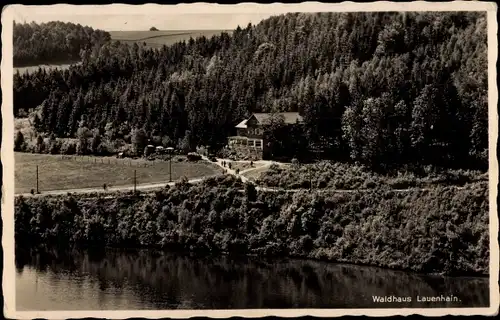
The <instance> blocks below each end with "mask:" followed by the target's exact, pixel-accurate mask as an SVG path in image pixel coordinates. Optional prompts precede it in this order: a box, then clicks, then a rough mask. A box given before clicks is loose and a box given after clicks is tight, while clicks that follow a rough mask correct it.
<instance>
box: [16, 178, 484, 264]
mask: <svg viewBox="0 0 500 320" xmlns="http://www.w3.org/2000/svg"><path fill="white" fill-rule="evenodd" d="M241 189H244V192H241V191H240V190H241ZM15 208H16V209H15V210H16V211H15V240H16V244H21V245H22V244H29V245H30V246H33V244H37V243H43V244H45V245H63V244H66V245H72V246H78V247H89V246H94V247H104V246H111V247H127V248H129V247H150V248H161V249H167V250H181V251H183V252H200V253H210V254H213V253H221V252H227V253H238V254H256V255H259V256H280V255H281V256H291V257H302V258H317V259H322V260H329V261H337V262H349V263H357V264H368V265H375V266H382V267H389V268H395V269H405V270H412V271H416V272H424V273H445V274H475V273H479V274H488V268H489V231H488V225H489V222H488V184H487V182H485V183H476V184H470V185H467V186H466V187H465V188H463V189H456V188H449V187H437V188H435V189H433V190H432V191H418V190H413V191H408V192H406V193H397V192H390V191H381V190H378V191H377V190H374V191H371V192H357V193H331V194H327V193H324V194H319V193H315V192H311V193H308V192H304V193H295V194H290V193H275V192H272V193H265V192H256V190H255V189H254V188H253V187H252V185H250V184H247V185H245V186H243V185H242V183H241V181H240V180H237V179H236V178H234V177H232V176H225V177H224V176H222V177H218V178H212V179H208V180H206V181H205V182H203V183H201V184H195V185H189V184H188V183H187V182H182V183H178V184H177V185H176V186H174V187H171V188H168V187H167V188H166V189H164V190H162V191H157V192H154V193H149V194H139V195H133V194H120V195H117V196H116V197H113V198H109V197H103V196H99V195H94V196H89V195H64V196H55V197H28V198H24V197H17V198H16V200H15Z"/></svg>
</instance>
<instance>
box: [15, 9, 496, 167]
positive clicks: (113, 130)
mask: <svg viewBox="0 0 500 320" xmlns="http://www.w3.org/2000/svg"><path fill="white" fill-rule="evenodd" d="M486 23H487V21H486V15H485V14H483V13H480V12H467V13H464V12H450V13H448V12H439V13H412V12H407V13H318V14H309V13H290V14H286V15H280V16H275V17H271V18H269V19H267V20H264V21H262V22H261V23H259V24H258V25H255V26H252V25H248V26H247V27H245V28H240V27H238V28H237V29H236V30H235V31H234V32H233V33H232V35H228V34H227V33H221V34H220V35H219V36H214V37H212V38H210V39H207V38H205V37H200V38H197V39H191V40H189V41H187V42H179V43H176V44H174V45H171V46H168V47H167V46H164V47H163V48H161V49H159V50H156V49H147V48H144V47H142V46H139V45H137V44H134V45H125V44H120V43H118V42H110V43H107V44H104V45H102V46H100V47H94V49H86V50H83V51H82V55H81V56H82V64H81V65H78V66H74V67H71V68H70V69H69V70H53V71H44V70H41V69H40V70H39V71H38V72H35V73H32V74H24V75H20V74H16V75H15V76H14V110H15V112H16V114H18V113H19V112H20V110H21V109H24V110H29V109H34V108H36V107H38V109H37V112H36V115H35V116H34V121H33V122H34V126H35V127H36V129H37V130H38V132H43V133H46V134H49V133H50V134H53V135H55V136H57V137H72V138H75V137H76V138H81V137H82V135H89V132H92V134H91V135H94V136H96V135H97V136H103V137H104V136H105V137H108V140H110V141H113V145H112V146H110V145H107V146H106V148H108V149H111V150H114V149H116V147H117V145H120V144H123V143H130V140H131V136H132V135H131V132H133V131H134V130H135V132H137V130H141V132H144V134H145V135H146V136H147V137H149V138H150V139H154V140H157V141H161V142H162V143H163V144H165V145H172V146H175V147H177V146H178V145H179V144H181V143H182V144H183V145H184V146H186V145H187V146H188V148H190V149H194V148H195V147H196V146H197V145H209V146H212V147H220V146H222V145H224V144H225V142H226V137H227V135H229V134H232V132H233V129H234V126H235V125H236V124H237V123H238V122H239V121H241V120H242V119H243V118H245V117H246V116H248V115H249V114H250V113H251V112H273V111H298V112H300V113H301V114H302V116H303V117H304V119H305V125H304V126H303V127H302V129H300V130H296V131H295V132H294V135H296V137H299V136H300V137H303V138H305V139H302V140H301V141H305V142H306V143H307V148H308V149H309V150H315V151H321V152H322V153H323V156H324V157H327V156H328V157H330V158H333V159H336V160H346V159H347V160H352V161H356V162H360V163H364V164H368V165H379V166H382V167H383V166H384V165H388V164H395V163H396V164H409V163H410V164H418V165H421V164H432V165H436V166H447V167H450V166H453V167H459V168H466V167H469V168H471V167H475V168H483V169H486V168H487V148H488V104H487V41H486ZM32 38H33V37H32ZM34 39H35V40H34V41H36V39H39V38H34ZM75 52H76V50H75ZM92 130H93V131H92ZM270 130H271V129H270ZM287 138H288V139H291V140H298V138H297V139H295V138H293V137H292V138H291V137H290V136H288V137H287ZM98 140H99V141H101V140H102V141H104V139H98ZM285 149H286V148H285Z"/></svg>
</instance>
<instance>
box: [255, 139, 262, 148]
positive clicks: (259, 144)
mask: <svg viewBox="0 0 500 320" xmlns="http://www.w3.org/2000/svg"><path fill="white" fill-rule="evenodd" d="M255 146H256V147H257V148H262V140H256V141H255Z"/></svg>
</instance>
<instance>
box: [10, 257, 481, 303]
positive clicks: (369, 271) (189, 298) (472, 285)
mask: <svg viewBox="0 0 500 320" xmlns="http://www.w3.org/2000/svg"><path fill="white" fill-rule="evenodd" d="M25 266H27V267H31V268H34V269H35V270H36V272H37V274H39V275H43V274H44V273H46V272H47V270H50V271H51V277H56V278H57V279H56V280H57V281H58V285H66V286H78V285H79V284H78V282H74V283H73V281H72V279H73V278H79V277H82V276H85V277H86V279H88V281H91V282H93V283H96V284H97V287H98V288H99V289H98V290H99V291H100V292H99V293H97V294H96V295H95V297H96V298H97V299H100V298H102V296H103V295H104V293H109V292H112V295H115V296H116V299H134V300H140V301H143V302H144V303H143V306H144V308H157V309H178V308H181V309H185V308H189V309H191V308H195V309H197V308H201V309H227V308H242V309H244V308H378V307H382V308H394V307H395V308H400V307H415V308H422V307H487V306H488V305H489V282H488V281H489V279H488V278H463V277H460V278H450V277H439V276H426V275H417V274H412V273H406V272H401V271H392V270H386V269H379V268H372V267H360V266H354V265H340V264H333V263H325V262H317V261H309V260H263V259H261V258H254V257H245V258H241V257H238V258H233V257H189V256H182V255H179V254H173V253H161V252H157V251H151V250H127V251H124V250H113V249H106V250H100V251H80V250H71V251H58V250H55V249H54V250H44V251H43V252H42V251H38V252H34V251H33V250H22V249H20V248H17V249H16V267H17V270H18V276H22V275H21V271H22V270H23V268H24V267H25ZM63 277H66V278H65V279H66V280H65V281H61V278H63ZM52 280H54V279H52ZM54 281H55V280H54ZM125 288H126V289H127V290H128V292H129V291H131V292H134V297H123V295H124V289H125ZM79 289H81V287H80V288H79ZM66 291H67V289H66ZM441 294H443V295H450V294H453V295H455V296H457V297H460V299H461V302H451V303H446V302H441V303H428V304H425V303H422V302H417V301H416V299H417V295H420V296H439V295H441ZM373 295H377V296H401V297H406V296H409V297H412V302H411V303H407V304H394V303H392V304H390V303H388V304H380V303H374V302H373V298H372V296H373ZM108 296H109V295H108ZM19 299H22V297H18V300H19ZM20 303H21V302H20ZM68 303H74V302H68ZM83 303H85V302H83Z"/></svg>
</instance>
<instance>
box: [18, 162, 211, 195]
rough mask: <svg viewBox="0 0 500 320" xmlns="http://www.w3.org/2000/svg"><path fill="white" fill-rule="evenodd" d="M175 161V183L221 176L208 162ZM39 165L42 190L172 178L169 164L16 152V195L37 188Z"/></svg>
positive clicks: (173, 173) (99, 186) (159, 180)
mask: <svg viewBox="0 0 500 320" xmlns="http://www.w3.org/2000/svg"><path fill="white" fill-rule="evenodd" d="M177 159H183V158H180V157H179V158H176V159H174V160H173V161H172V180H174V181H175V180H179V179H180V178H181V177H186V178H197V177H204V176H212V175H214V174H216V173H219V172H220V170H219V168H218V167H217V166H215V165H213V164H211V163H209V162H205V161H199V162H185V161H182V162H180V161H179V160H177ZM37 166H38V176H39V190H40V191H41V192H43V191H50V190H66V189H68V190H69V189H78V188H102V187H103V184H107V185H108V186H128V185H133V184H134V171H136V179H137V183H138V184H146V183H162V182H165V183H166V182H168V181H169V179H170V171H169V162H167V161H155V162H154V163H153V162H150V161H146V160H142V159H139V160H129V159H116V158H112V157H87V156H85V157H79V156H76V157H71V159H70V158H69V157H64V158H63V157H62V156H54V155H46V154H29V153H17V152H16V153H15V193H16V194H19V193H28V192H30V191H31V189H36V168H37Z"/></svg>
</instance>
